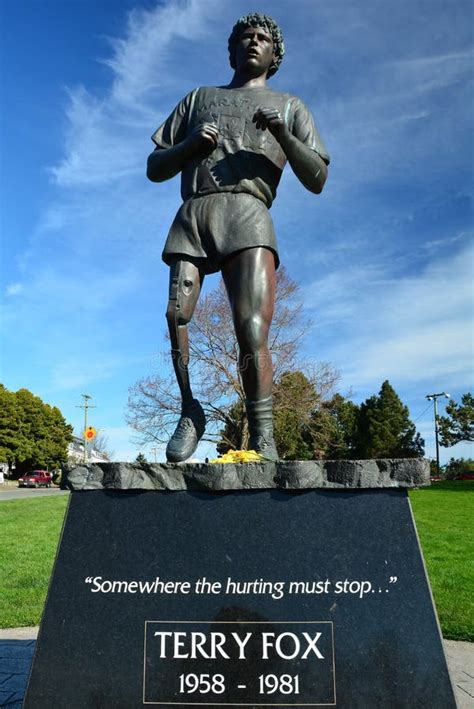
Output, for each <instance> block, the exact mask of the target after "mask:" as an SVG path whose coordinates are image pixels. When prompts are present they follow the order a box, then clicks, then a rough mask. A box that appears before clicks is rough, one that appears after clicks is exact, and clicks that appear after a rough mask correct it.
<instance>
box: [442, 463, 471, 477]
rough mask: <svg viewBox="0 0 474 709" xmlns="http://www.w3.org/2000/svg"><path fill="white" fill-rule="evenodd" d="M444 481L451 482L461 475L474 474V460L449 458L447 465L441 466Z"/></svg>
mask: <svg viewBox="0 0 474 709" xmlns="http://www.w3.org/2000/svg"><path fill="white" fill-rule="evenodd" d="M443 472H444V477H445V478H446V480H453V479H454V478H456V477H457V476H458V475H462V474H463V473H471V474H474V460H473V459H472V458H451V459H450V461H449V463H446V465H445V466H443Z"/></svg>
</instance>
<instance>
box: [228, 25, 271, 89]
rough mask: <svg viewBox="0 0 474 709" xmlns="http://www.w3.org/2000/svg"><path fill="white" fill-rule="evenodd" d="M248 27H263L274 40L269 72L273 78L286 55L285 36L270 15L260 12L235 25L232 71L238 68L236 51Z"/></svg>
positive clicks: (230, 47) (231, 49) (233, 30)
mask: <svg viewBox="0 0 474 709" xmlns="http://www.w3.org/2000/svg"><path fill="white" fill-rule="evenodd" d="M247 27H262V29H266V30H267V32H268V33H269V34H270V35H271V38H272V40H273V53H274V60H273V62H272V64H271V66H270V68H269V70H268V74H267V76H268V77H270V76H273V74H275V73H276V72H277V71H278V69H279V66H280V64H281V61H282V59H283V56H284V54H285V44H284V42H283V34H282V31H281V29H280V28H279V27H278V25H277V23H276V22H275V21H274V20H272V18H271V17H269V16H268V15H263V14H262V13H260V12H252V13H251V14H250V15H244V16H243V17H241V18H240V19H239V20H237V22H236V23H235V25H234V27H233V29H232V32H231V35H230V37H229V61H230V65H231V67H232V69H235V68H236V62H235V50H236V47H237V42H238V41H239V37H240V35H241V34H242V32H243V31H244V30H245V29H246V28H247Z"/></svg>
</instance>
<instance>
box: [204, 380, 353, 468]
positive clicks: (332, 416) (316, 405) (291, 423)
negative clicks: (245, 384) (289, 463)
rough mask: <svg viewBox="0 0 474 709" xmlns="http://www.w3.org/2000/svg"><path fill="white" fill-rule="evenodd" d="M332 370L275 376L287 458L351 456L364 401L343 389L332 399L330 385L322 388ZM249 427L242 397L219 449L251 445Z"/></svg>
mask: <svg viewBox="0 0 474 709" xmlns="http://www.w3.org/2000/svg"><path fill="white" fill-rule="evenodd" d="M330 371H331V370H330V369H329V371H326V370H324V369H323V370H322V371H321V369H320V368H319V369H318V371H317V372H314V371H313V372H311V371H309V372H306V373H304V372H301V371H299V370H297V371H295V372H285V373H283V375H282V376H281V377H279V379H278V380H277V381H276V382H275V386H274V392H273V400H274V411H273V422H274V434H275V442H276V445H277V449H278V452H279V454H280V456H281V457H282V458H284V459H285V460H314V459H320V458H345V457H350V455H348V452H349V451H350V450H352V448H353V443H352V440H353V429H354V426H355V413H354V412H356V411H357V410H358V407H357V406H356V405H355V404H353V403H352V402H350V401H347V400H346V399H344V397H342V396H341V395H340V394H335V395H334V396H333V397H332V398H331V399H329V400H327V399H326V396H327V393H328V391H325V388H324V387H323V389H322V390H321V383H322V382H326V383H327V381H328V377H329V372H330ZM329 379H330V377H329ZM245 427H246V421H245V408H244V406H243V404H242V403H241V402H240V401H239V402H237V403H236V404H235V405H234V406H233V407H232V408H231V409H230V411H229V419H228V421H227V423H226V425H225V427H224V429H223V430H222V431H221V441H220V442H219V443H218V444H217V451H218V453H225V452H226V451H227V450H228V449H229V448H235V449H237V450H238V449H241V448H243V447H245V444H246V441H245V439H244V437H243V432H244V430H245Z"/></svg>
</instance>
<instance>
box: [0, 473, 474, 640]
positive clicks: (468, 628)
mask: <svg viewBox="0 0 474 709" xmlns="http://www.w3.org/2000/svg"><path fill="white" fill-rule="evenodd" d="M473 493H474V481H462V482H461V481H459V482H442V483H435V484H434V485H432V487H430V488H422V489H419V490H412V491H411V492H410V500H411V504H412V508H413V512H414V515H415V519H416V525H417V528H418V533H419V536H420V540H421V545H422V548H423V554H424V557H425V561H426V564H427V567H428V573H429V577H430V581H431V586H432V589H433V594H434V598H435V602H436V606H437V609H438V615H439V618H440V622H441V628H442V632H443V635H444V637H445V638H451V639H454V640H470V641H471V642H472V641H474V604H473V601H472V597H473V591H472V589H473V588H474V571H473V560H474V534H473V526H474V522H473V520H474V494H473ZM67 500H68V498H67V497H66V496H61V497H56V498H55V497H43V498H36V499H32V500H10V501H8V502H0V539H1V540H2V544H1V545H0V569H1V570H2V574H1V576H0V627H2V628H13V627H19V626H24V625H37V624H38V622H39V619H40V616H41V611H42V608H43V604H44V600H45V597H46V591H47V586H48V581H49V577H50V574H51V568H52V564H53V561H54V554H55V550H56V546H57V542H58V538H59V534H60V531H61V525H62V520H63V517H64V512H65V509H66V505H67Z"/></svg>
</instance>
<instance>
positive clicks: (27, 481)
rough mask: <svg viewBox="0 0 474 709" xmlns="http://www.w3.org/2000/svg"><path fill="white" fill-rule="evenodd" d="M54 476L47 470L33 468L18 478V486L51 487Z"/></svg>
mask: <svg viewBox="0 0 474 709" xmlns="http://www.w3.org/2000/svg"><path fill="white" fill-rule="evenodd" d="M52 481H53V476H52V475H51V473H48V471H47V470H33V471H32V472H31V473H27V474H26V475H22V477H21V478H18V487H51V483H52Z"/></svg>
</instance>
